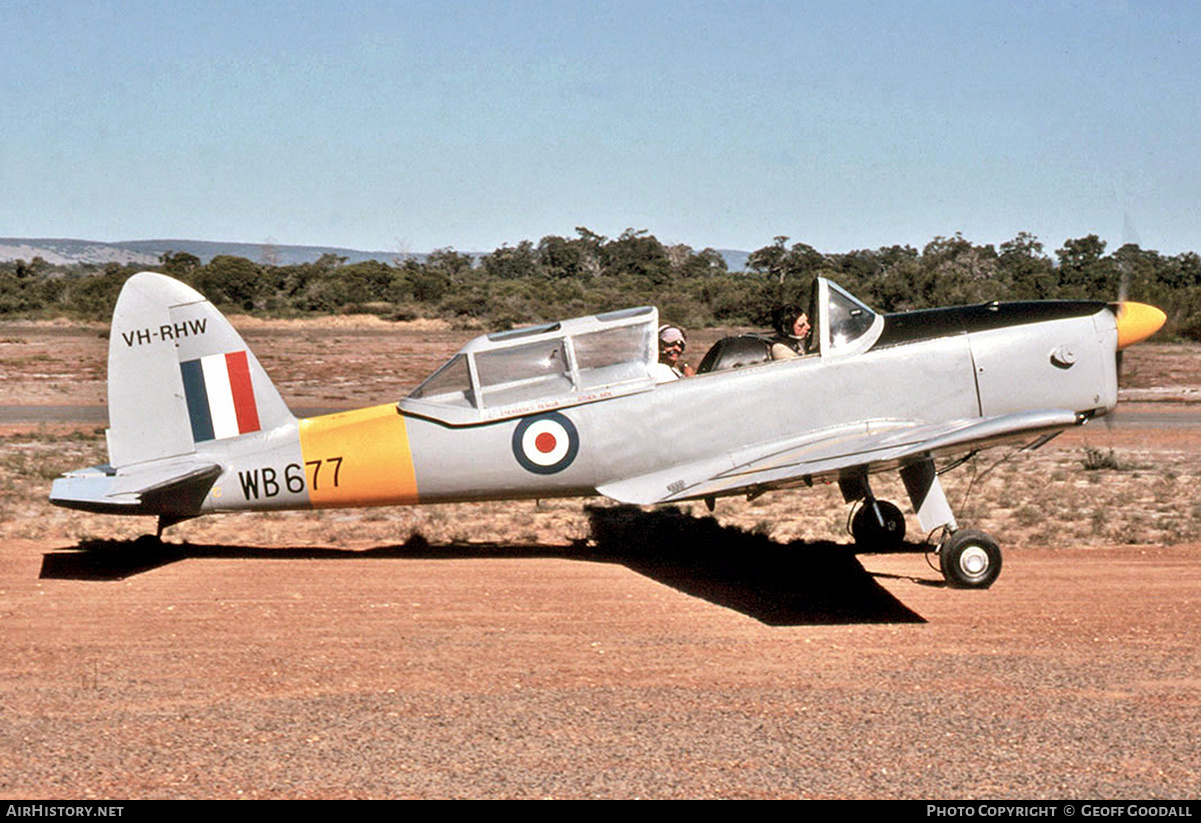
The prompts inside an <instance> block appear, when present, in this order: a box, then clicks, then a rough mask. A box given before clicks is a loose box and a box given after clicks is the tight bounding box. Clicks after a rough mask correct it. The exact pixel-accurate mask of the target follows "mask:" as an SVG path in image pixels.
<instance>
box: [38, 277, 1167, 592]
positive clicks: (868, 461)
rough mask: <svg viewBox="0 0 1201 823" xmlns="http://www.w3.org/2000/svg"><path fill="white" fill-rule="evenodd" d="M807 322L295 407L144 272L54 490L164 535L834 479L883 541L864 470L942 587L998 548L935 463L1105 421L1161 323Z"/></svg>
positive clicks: (124, 300)
mask: <svg viewBox="0 0 1201 823" xmlns="http://www.w3.org/2000/svg"><path fill="white" fill-rule="evenodd" d="M809 316H810V318H811V321H812V324H813V329H812V332H811V335H810V342H809V353H808V354H806V355H805V356H802V357H798V358H796V359H792V360H786V361H777V362H772V361H771V359H770V354H769V350H770V342H769V341H767V340H764V339H761V338H755V337H754V336H743V337H736V338H727V339H725V340H722V341H719V342H718V343H717V344H716V345H715V346H714V348H713V349H712V350H711V351H710V353H709V355H708V356H707V357H706V359H705V361H704V362H703V363H702V365H701V369H700V371H701V373H700V374H698V376H696V377H692V378H688V379H683V380H677V381H673V382H666V383H659V384H656V383H655V381H654V379H653V378H652V374H651V370H652V367H653V366H654V364H655V363H656V361H657V359H658V358H657V354H658V352H657V328H658V324H659V319H658V312H657V311H656V310H655V309H654V308H650V307H643V308H634V309H626V310H622V311H613V312H607V313H604V314H597V315H594V316H589V317H580V318H575V319H571V320H563V321H561V322H557V323H547V324H544V325H539V326H532V327H529V328H522V329H515V330H512V331H503V332H497V333H495V334H488V335H484V336H481V337H477V338H476V339H474V340H472V341H471V342H469V343H468V344H467V345H465V346H464V347H463V348H462V349H461V350H460V351H459V352H458V353H457V354H455V355H454V356H453V357H451V359H450V360H449V361H447V362H446V363H445V364H444V365H443V366H442V367H441V368H439V369H438V370H437V371H436V372H434V374H433V375H431V376H430V377H429V378H428V379H426V380H425V381H424V382H423V383H421V385H420V386H418V387H417V388H416V389H415V390H414V391H413V392H412V393H411V394H409V395H408V397H406V398H404V399H403V400H401V401H400V402H398V403H385V404H383V405H378V406H373V407H369V408H365V409H359V410H356V411H346V412H339V413H336V414H329V415H323V416H318V417H311V418H306V419H297V418H296V417H294V416H293V415H292V413H291V412H290V411H289V410H288V407H287V406H286V405H285V404H284V401H283V399H282V398H281V397H280V395H279V392H278V391H277V390H276V389H275V387H274V385H273V384H272V383H271V380H270V379H269V378H268V377H267V374H266V372H265V371H264V370H263V368H262V366H261V365H260V364H259V362H258V360H257V359H256V358H255V356H254V354H253V353H252V352H251V351H250V350H249V349H248V348H247V346H246V343H245V342H244V341H243V340H242V338H241V336H240V335H239V334H238V333H237V331H235V330H234V328H233V326H231V325H230V324H229V322H228V321H227V320H226V319H225V317H224V316H222V314H221V313H220V312H218V311H217V310H216V309H215V308H214V307H213V305H212V304H211V303H209V302H208V301H207V300H205V298H204V297H203V296H202V295H201V294H199V293H198V292H196V291H195V290H193V289H192V288H190V287H188V286H186V285H184V284H183V283H180V282H178V281H176V280H173V279H171V278H169V277H166V276H164V275H161V274H155V273H151V272H143V273H141V274H137V275H135V276H133V277H131V278H130V279H129V281H128V282H127V283H126V284H125V286H124V288H123V289H122V291H121V295H120V297H119V299H118V301H117V305H116V309H115V311H114V313H113V324H112V333H111V336H110V339H109V353H108V411H109V423H110V426H109V428H108V430H107V432H106V435H107V446H108V457H109V461H108V463H106V464H104V465H101V466H95V467H91V468H86V469H80V470H78V471H71V472H68V473H66V474H64V475H63V476H61V477H59V478H58V479H57V480H55V481H54V484H53V488H52V490H51V492H50V500H51V502H53V503H55V504H57V505H60V506H66V507H69V508H75V509H82V510H84V511H90V512H100V513H104V514H131V515H153V516H156V517H157V518H158V532H159V534H160V535H161V533H162V529H163V528H165V527H167V526H170V525H172V524H175V523H178V522H180V521H182V520H186V519H188V518H193V517H198V516H200V515H203V514H211V513H217V512H235V511H245V510H275V509H318V508H330V507H353V506H391V505H409V504H416V503H442V502H451V501H481V500H509V499H522V498H524V499H530V498H550V497H570V496H590V495H598V494H599V495H604V496H606V497H609V498H612V499H614V500H617V501H620V502H623V503H631V504H637V505H655V504H661V503H672V502H676V501H684V500H704V501H705V502H706V503H707V504H708V505H709V507H710V508H712V506H713V503H714V500H715V499H716V498H718V497H724V496H729V495H746V496H747V497H748V498H753V497H756V496H758V495H761V494H763V493H764V492H767V491H772V490H776V489H787V488H795V487H801V486H810V485H812V484H813V483H814V482H815V481H819V480H822V481H836V482H837V483H838V485H839V488H840V490H841V492H842V494H843V497H844V499H845V500H846V501H847V502H848V503H853V504H856V505H858V506H859V508H858V509H857V512H856V514H855V516H854V518H853V521H852V534H853V536H854V539H855V541H856V544H857V545H858V546H861V547H863V548H867V549H870V548H880V549H889V548H894V547H896V546H899V545H900V544H901V541H902V539H903V537H904V533H905V517H904V515H903V514H902V513H901V511H900V509H899V508H897V506H895V505H893V504H892V503H889V502H887V501H883V500H877V499H876V498H875V496H874V495H873V494H872V489H871V484H870V476H871V475H872V474H875V473H878V472H883V471H891V470H896V471H899V472H900V476H901V479H902V481H903V483H904V486H905V489H906V491H907V493H908V496H909V499H910V502H911V503H912V506H913V510H914V512H915V513H916V517H917V522H918V524H919V525H920V526H921V528H922V530H923V531H924V532H926V533H930V534H933V533H935V532H938V531H939V530H941V539H940V540H939V542H938V547H937V552H938V555H939V558H940V564H941V568H942V573H943V575H944V577H945V578H946V581H947V583H948V584H950V585H952V586H957V587H966V588H984V587H987V586H989V585H991V584H992V583H993V581H994V580H996V578H997V575H998V574H999V573H1000V570H1001V552H1000V549H999V548H998V546H997V543H996V542H995V541H994V540H993V539H992V538H991V537H989V536H988V535H987V534H985V533H983V532H981V531H977V530H974V529H961V528H960V527H959V524H958V523H957V522H956V520H955V516H954V514H953V512H952V510H951V506H950V505H949V504H948V502H947V498H946V495H945V494H944V493H943V489H942V487H941V485H940V483H939V479H938V475H939V471H940V468H939V463H940V461H949V460H954V459H956V458H960V457H962V456H963V455H966V454H970V453H972V452H975V451H976V450H979V449H981V448H984V447H989V446H995V445H1000V444H1009V445H1019V446H1024V447H1026V448H1031V447H1037V446H1040V445H1042V444H1043V443H1045V442H1046V441H1047V440H1049V439H1050V438H1051V437H1053V436H1055V435H1056V434H1058V433H1059V432H1061V431H1063V430H1064V429H1068V428H1071V427H1073V426H1079V425H1082V424H1083V423H1085V422H1086V421H1088V420H1090V419H1091V418H1093V417H1096V416H1099V415H1103V414H1105V413H1107V412H1109V411H1112V410H1113V409H1114V407H1115V405H1116V403H1117V392H1118V385H1117V371H1116V359H1117V358H1116V353H1117V352H1118V351H1119V350H1120V349H1123V348H1125V347H1127V346H1130V345H1133V344H1134V343H1137V342H1139V341H1140V340H1143V339H1145V338H1146V337H1148V336H1150V335H1152V334H1154V333H1155V332H1156V331H1157V330H1158V329H1159V328H1160V326H1161V325H1162V324H1163V322H1164V320H1165V316H1164V314H1163V312H1161V311H1160V310H1159V309H1156V308H1154V307H1152V306H1146V305H1143V304H1139V303H1133V302H1122V303H1119V304H1110V303H1104V302H1097V301H1048V302H1023V303H989V304H985V305H978V306H966V307H958V308H949V309H932V310H925V311H914V312H905V313H898V314H888V315H883V314H879V313H877V312H875V311H873V310H872V309H870V308H868V307H867V306H866V305H864V304H863V303H861V302H860V301H859V300H857V299H855V298H854V297H853V296H852V295H850V294H849V293H847V292H846V291H844V290H843V289H842V288H840V287H839V286H838V285H836V284H835V283H833V282H831V281H829V280H826V279H823V278H818V279H817V280H816V281H815V283H814V286H813V290H812V296H811V301H810V312H809ZM681 421H686V422H687V427H686V429H687V431H686V433H685V431H684V430H683V428H684V427H682V426H681V425H680V423H681ZM942 468H946V464H945V463H944V464H943V466H942Z"/></svg>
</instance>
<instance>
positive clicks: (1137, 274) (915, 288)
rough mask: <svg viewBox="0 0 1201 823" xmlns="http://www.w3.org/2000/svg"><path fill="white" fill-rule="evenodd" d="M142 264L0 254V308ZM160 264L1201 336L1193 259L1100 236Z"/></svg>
mask: <svg viewBox="0 0 1201 823" xmlns="http://www.w3.org/2000/svg"><path fill="white" fill-rule="evenodd" d="M144 268H146V267H145V266H144V265H141V266H134V265H130V266H120V265H118V264H115V263H110V264H108V265H106V266H103V267H96V266H70V267H61V266H53V265H50V264H47V263H46V262H45V261H42V260H41V259H40V258H35V259H34V260H33V261H31V262H29V263H26V262H24V261H17V262H16V263H7V264H0V317H5V316H7V317H15V316H35V315H46V314H65V315H70V316H77V317H84V318H92V319H103V318H107V316H108V314H109V313H110V312H111V311H112V306H113V304H114V303H115V301H116V295H117V293H118V291H119V290H120V286H121V284H122V283H123V282H124V281H125V279H126V278H127V277H128V276H129V275H130V274H132V273H133V272H134V271H138V270H141V269H144ZM157 268H158V270H160V271H163V272H165V273H167V274H171V275H173V276H175V277H179V278H180V279H182V280H184V281H186V282H188V283H190V284H191V285H193V286H194V287H195V288H197V289H198V290H199V291H201V292H202V293H203V294H205V295H206V296H208V297H209V298H210V299H211V300H213V301H214V302H215V303H217V304H218V305H219V306H221V307H223V308H225V309H232V310H236V311H242V312H251V313H256V314H263V315H271V316H285V317H286V316H299V315H305V314H314V313H331V312H364V311H365V312H372V313H376V314H381V315H383V316H386V317H391V318H395V319H409V318H415V317H421V316H425V317H434V316H437V317H444V318H447V319H449V320H451V321H452V322H458V323H461V324H471V325H479V326H484V327H488V328H500V327H506V326H511V325H519V324H523V323H529V322H535V321H539V320H547V319H553V318H556V317H564V316H571V315H578V314H586V313H591V312H597V311H604V310H609V309H613V308H618V307H622V306H628V305H636V304H643V303H649V304H655V305H658V306H659V308H660V311H661V312H662V314H663V315H664V316H665V317H669V318H671V319H672V320H674V321H675V322H679V323H683V324H686V325H689V326H692V327H698V326H712V325H764V324H766V323H767V322H768V320H769V318H770V314H771V310H772V308H773V307H774V306H776V305H777V304H778V303H780V302H792V303H803V302H804V300H805V299H806V291H807V289H808V287H809V285H810V283H811V282H812V279H813V277H814V276H815V275H823V276H827V277H830V278H832V279H834V280H835V281H837V282H839V283H840V284H842V285H843V286H845V287H846V288H848V289H849V290H850V291H851V292H853V293H854V294H856V295H857V296H859V297H860V298H861V299H863V300H864V302H866V303H868V304H869V305H872V306H874V307H876V308H878V309H880V310H883V311H886V312H887V311H902V310H906V309H916V308H926V307H931V306H939V305H955V304H963V303H979V302H987V301H990V300H1030V299H1040V300H1041V299H1057V298H1071V299H1075V298H1090V299H1102V300H1115V299H1117V298H1118V295H1119V290H1120V289H1121V288H1122V287H1123V284H1126V287H1127V289H1128V296H1129V297H1130V298H1131V299H1136V300H1143V301H1146V302H1149V303H1153V304H1155V305H1158V306H1160V307H1161V308H1163V309H1164V310H1165V311H1167V312H1168V317H1169V322H1168V327H1167V334H1168V335H1174V336H1184V337H1190V338H1192V339H1197V340H1201V257H1198V255H1197V254H1196V253H1194V252H1187V253H1184V254H1179V255H1176V256H1173V257H1166V256H1163V255H1160V254H1159V253H1158V252H1155V251H1149V250H1144V249H1141V248H1139V247H1138V246H1137V245H1133V244H1129V245H1125V246H1122V247H1121V248H1119V249H1117V250H1116V251H1114V252H1112V253H1109V254H1107V253H1106V243H1105V241H1103V240H1101V239H1100V238H1099V237H1097V236H1096V235H1089V236H1087V237H1083V238H1079V239H1072V240H1067V241H1065V243H1064V244H1063V247H1062V248H1060V249H1058V250H1056V252H1055V255H1054V257H1052V256H1050V255H1048V254H1047V253H1046V251H1045V249H1044V246H1043V244H1042V243H1041V242H1039V240H1038V239H1037V238H1036V237H1034V236H1033V235H1030V234H1026V233H1022V234H1019V235H1018V236H1017V237H1015V238H1014V239H1012V240H1010V241H1008V242H1006V243H1002V244H1001V245H1000V247H993V246H992V245H976V244H973V243H971V242H970V241H968V240H966V239H965V238H963V237H962V236H960V235H955V236H954V237H936V238H934V239H933V240H932V241H930V242H929V243H928V244H926V246H925V247H924V248H923V249H921V250H920V251H919V250H917V249H914V248H912V247H910V246H890V247H885V248H879V249H874V250H858V251H851V252H847V253H842V254H823V253H822V252H819V251H817V250H816V249H814V248H813V247H812V246H809V245H807V244H805V243H792V244H790V243H789V238H787V237H777V238H775V241H774V242H773V243H772V244H771V245H769V246H765V247H763V248H761V249H758V250H756V251H755V252H753V253H752V254H751V255H750V257H749V258H748V261H747V265H746V271H740V272H730V271H728V270H727V266H726V262H725V260H724V259H723V257H722V255H721V254H720V253H718V252H716V251H714V250H713V249H704V250H702V251H695V250H694V249H692V248H690V247H688V246H684V245H665V244H663V243H661V242H660V241H659V240H658V239H657V238H656V237H655V236H654V235H651V234H649V233H648V232H646V231H644V230H643V231H636V230H634V229H627V230H626V231H625V232H623V233H622V234H621V235H620V236H619V237H617V238H607V237H603V236H601V235H598V234H596V233H594V232H592V231H590V230H588V229H586V228H578V229H576V235H575V236H574V237H560V236H555V235H550V236H547V237H543V238H542V239H541V240H540V241H538V243H537V244H534V243H532V242H530V241H528V240H527V241H522V242H520V243H518V244H517V245H516V246H510V245H507V244H506V245H503V246H501V247H500V248H498V249H496V250H495V251H493V252H492V253H491V254H488V255H484V256H482V257H480V258H479V259H476V258H473V257H472V256H471V255H467V254H463V253H460V252H457V251H455V250H454V249H440V250H438V251H436V252H434V253H432V254H430V255H428V256H426V257H425V259H417V258H415V257H409V258H404V259H397V260H395V261H393V262H392V263H384V262H378V261H367V262H361V263H353V264H347V262H346V260H345V259H344V258H339V257H336V256H334V255H330V254H327V255H325V256H323V257H322V258H321V259H319V260H317V261H316V262H313V263H303V264H299V265H288V266H279V265H271V264H268V263H256V262H253V261H251V260H248V259H246V258H243V257H233V256H228V255H222V256H217V257H214V258H213V259H212V260H210V261H209V262H208V263H207V264H202V262H201V261H200V259H199V258H197V257H195V256H194V255H191V254H187V253H183V252H179V253H171V252H169V253H167V254H164V255H163V256H162V257H161V258H160V265H159V266H158V267H157Z"/></svg>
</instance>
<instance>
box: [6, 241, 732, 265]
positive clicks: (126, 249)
mask: <svg viewBox="0 0 1201 823" xmlns="http://www.w3.org/2000/svg"><path fill="white" fill-rule="evenodd" d="M717 251H718V253H719V254H721V256H722V257H724V258H725V261H726V266H727V267H728V268H729V269H730V271H743V270H744V269H745V268H746V261H747V258H748V257H749V256H750V254H749V253H748V252H744V251H735V250H732V249H718V250H717ZM167 252H187V253H188V254H194V255H196V256H197V257H199V258H200V260H201V262H202V263H208V262H209V261H210V260H212V259H213V258H214V257H216V256H217V255H220V254H230V255H234V256H235V257H245V258H246V259H247V260H253V261H254V262H256V263H274V264H275V265H278V266H291V265H295V264H297V263H315V262H317V260H318V259H320V257H321V255H323V254H334V255H337V256H338V257H345V258H346V262H348V263H360V262H362V261H364V260H379V261H380V262H382V263H395V262H396V261H397V259H401V258H405V257H411V258H414V259H416V260H419V261H421V262H424V261H425V259H426V257H427V256H428V255H426V254H409V255H402V254H401V253H400V252H394V251H359V250H358V249H343V248H338V247H337V246H285V245H280V244H275V245H272V244H268V243H221V242H214V241H210V240H123V241H120V242H117V243H104V242H101V241H98V240H73V239H68V238H32V237H0V262H7V261H11V260H32V259H33V258H35V257H41V258H42V259H43V260H45V261H46V262H47V263H51V264H53V265H56V266H69V265H71V264H73V263H121V264H125V263H144V264H146V265H148V266H153V265H156V264H157V263H158V262H159V257H160V256H161V255H163V254H165V253H167ZM463 254H470V255H471V256H472V257H475V258H477V259H478V258H480V257H482V256H483V255H485V254H487V252H463Z"/></svg>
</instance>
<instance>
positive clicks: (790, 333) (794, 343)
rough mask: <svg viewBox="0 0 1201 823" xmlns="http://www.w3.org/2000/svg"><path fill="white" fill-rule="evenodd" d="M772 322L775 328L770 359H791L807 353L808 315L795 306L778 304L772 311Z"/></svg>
mask: <svg viewBox="0 0 1201 823" xmlns="http://www.w3.org/2000/svg"><path fill="white" fill-rule="evenodd" d="M772 324H773V325H774V326H775V328H776V336H775V337H774V338H772V344H771V359H772V360H791V359H792V358H794V357H800V356H802V355H804V354H808V353H809V333H810V332H811V331H812V327H811V326H810V325H809V315H807V314H805V312H803V311H801V310H800V309H798V308H797V307H796V306H780V307H779V308H777V309H775V310H774V311H773V312H772Z"/></svg>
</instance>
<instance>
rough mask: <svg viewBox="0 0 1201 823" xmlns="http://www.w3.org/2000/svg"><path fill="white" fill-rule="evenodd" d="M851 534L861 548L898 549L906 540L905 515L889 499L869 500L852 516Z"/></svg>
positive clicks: (888, 550)
mask: <svg viewBox="0 0 1201 823" xmlns="http://www.w3.org/2000/svg"><path fill="white" fill-rule="evenodd" d="M877 512H879V514H877ZM881 521H883V522H881ZM851 535H852V536H853V537H854V538H855V545H856V546H858V547H859V548H861V549H874V550H876V551H882V552H890V551H896V550H897V549H899V548H901V543H902V542H903V541H904V540H905V515H903V514H901V510H900V509H898V508H897V507H896V506H894V505H893V504H892V503H889V502H888V501H887V500H869V501H867V502H866V503H864V504H863V507H862V508H860V509H859V511H857V512H855V516H854V517H853V518H851Z"/></svg>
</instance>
